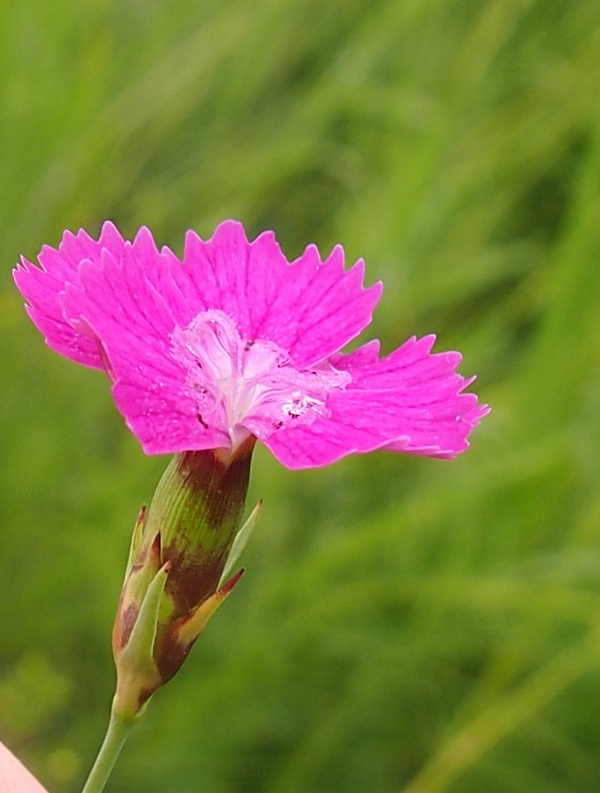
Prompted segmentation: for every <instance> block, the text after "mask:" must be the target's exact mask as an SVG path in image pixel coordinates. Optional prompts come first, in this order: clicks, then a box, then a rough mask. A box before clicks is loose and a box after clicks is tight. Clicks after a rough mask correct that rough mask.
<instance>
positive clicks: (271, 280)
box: [174, 221, 382, 368]
mask: <svg viewBox="0 0 600 793" xmlns="http://www.w3.org/2000/svg"><path fill="white" fill-rule="evenodd" d="M174 278H175V279H176V280H177V282H178V285H179V288H180V291H181V293H182V294H183V295H185V297H186V299H187V301H188V304H189V306H190V309H191V313H192V316H193V315H194V314H198V313H200V312H201V311H206V310H207V309H209V308H212V309H220V310H222V311H224V312H225V313H226V314H227V315H228V316H230V317H231V318H232V319H234V320H235V322H236V323H237V325H238V328H239V330H240V333H241V335H242V336H245V337H246V338H248V339H268V340H270V341H273V342H275V343H276V344H278V345H279V346H280V347H282V348H283V349H285V350H287V351H288V352H289V354H290V356H291V357H292V359H293V360H294V363H295V365H296V366H297V367H298V368H305V367H309V366H312V365H314V364H315V363H318V362H319V361H322V360H325V359H326V358H327V357H328V356H330V355H332V354H333V353H335V352H337V351H338V350H340V349H341V348H342V347H343V346H344V345H345V344H347V343H348V342H349V341H351V340H352V339H353V338H355V337H356V336H357V335H358V334H359V333H360V332H361V331H362V330H363V329H364V328H365V327H366V326H367V325H368V324H369V323H370V321H371V315H372V312H373V309H374V307H375V305H376V303H377V301H378V300H379V297H380V295H381V289H382V287H381V284H375V285H373V286H371V287H369V288H367V289H365V288H364V287H363V278H364V263H363V262H362V261H359V262H357V263H356V264H355V265H354V267H352V268H351V269H349V270H344V254H343V251H342V249H341V248H340V247H339V246H337V247H336V248H334V250H333V252H332V253H331V255H330V256H329V257H328V258H327V259H326V260H325V261H324V262H323V261H321V259H320V257H319V253H318V251H317V249H316V248H315V247H314V246H312V245H311V246H309V247H308V248H307V249H306V251H305V252H304V253H303V255H302V256H301V257H300V258H299V259H297V260H296V261H295V262H293V263H292V264H289V263H288V261H287V259H286V258H285V257H284V256H283V254H282V253H281V249H280V248H279V245H278V244H277V243H276V241H275V237H274V235H273V233H272V232H264V233H263V234H261V235H260V236H259V237H257V238H256V239H255V240H254V241H253V242H251V243H250V242H248V240H247V239H246V235H245V233H244V229H243V226H242V225H241V224H240V223H237V222H235V221H226V222H225V223H222V224H221V225H220V226H219V227H218V228H217V229H216V231H215V233H214V235H213V237H212V238H211V239H210V240H209V241H208V242H203V241H202V240H201V239H200V238H199V237H198V236H197V235H196V234H194V233H193V232H188V235H187V238H186V246H185V253H184V257H183V268H182V272H180V273H177V272H175V273H174ZM190 319H191V317H190Z"/></svg>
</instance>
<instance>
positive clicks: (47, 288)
mask: <svg viewBox="0 0 600 793" xmlns="http://www.w3.org/2000/svg"><path fill="white" fill-rule="evenodd" d="M124 244H125V243H124V241H123V238H122V237H121V235H120V234H119V232H118V231H117V229H116V228H115V227H114V226H113V224H112V223H105V224H104V226H103V227H102V232H101V234H100V238H99V240H98V241H97V242H96V241H95V240H93V239H92V238H91V237H90V236H89V235H88V234H87V232H85V231H83V230H80V231H79V232H78V233H77V234H73V233H72V232H70V231H66V232H65V233H64V235H63V238H62V241H61V243H60V245H59V246H58V250H57V249H55V248H51V247H50V246H49V245H45V246H44V247H43V248H42V251H41V253H40V255H39V257H38V259H39V262H40V265H41V268H40V267H37V266H35V265H34V264H32V263H31V262H29V261H27V259H24V258H22V259H21V264H20V265H19V266H18V267H17V268H16V269H15V271H14V279H15V283H16V284H17V287H18V288H19V290H20V291H21V293H22V294H23V296H24V297H25V299H26V300H27V302H28V303H29V306H28V309H27V310H28V313H29V316H30V317H31V319H32V321H33V323H34V324H35V325H36V326H37V328H38V329H39V330H40V331H41V332H42V333H43V335H44V336H45V338H46V342H47V344H48V346H49V347H52V349H54V350H56V352H59V353H60V354H61V355H64V356H66V357H67V358H70V359H71V360H74V361H76V362H77V363H82V364H85V365H86V366H91V367H94V368H96V369H102V368H103V364H102V359H101V356H100V353H99V351H98V345H97V342H96V340H95V339H93V338H90V337H89V336H86V335H83V334H82V333H81V332H79V331H77V330H76V329H75V328H73V326H72V325H71V324H70V323H69V322H67V321H66V320H65V318H64V316H63V311H62V306H61V303H60V295H61V294H62V292H64V290H65V288H66V287H67V285H68V284H77V283H79V267H80V264H81V262H82V261H84V260H87V259H89V260H91V261H98V260H99V258H100V254H101V251H102V250H103V248H107V249H108V250H111V251H112V252H113V255H116V256H119V255H120V253H121V252H122V250H123V247H124Z"/></svg>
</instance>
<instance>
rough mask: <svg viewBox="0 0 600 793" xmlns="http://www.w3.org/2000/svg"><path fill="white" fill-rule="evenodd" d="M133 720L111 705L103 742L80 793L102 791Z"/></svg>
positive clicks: (133, 718)
mask: <svg viewBox="0 0 600 793" xmlns="http://www.w3.org/2000/svg"><path fill="white" fill-rule="evenodd" d="M134 720H135V717H132V716H131V715H129V714H123V713H120V712H119V710H118V709H117V708H115V707H114V705H113V708H112V710H111V713H110V721H109V723H108V729H107V730H106V735H105V736H104V741H103V743H102V746H101V747H100V751H99V752H98V756H97V757H96V761H95V763H94V765H93V767H92V770H91V771H90V774H89V776H88V778H87V781H86V783H85V785H84V787H83V790H82V792H81V793H101V791H103V790H104V786H105V785H106V782H107V780H108V777H109V776H110V773H111V771H112V770H113V768H114V765H115V763H116V761H117V758H118V756H119V754H120V752H121V749H122V748H123V744H124V743H125V740H126V738H127V736H128V735H129V731H130V729H131V727H132V726H133V722H134Z"/></svg>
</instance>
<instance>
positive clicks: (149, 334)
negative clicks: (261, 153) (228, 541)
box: [15, 221, 488, 468]
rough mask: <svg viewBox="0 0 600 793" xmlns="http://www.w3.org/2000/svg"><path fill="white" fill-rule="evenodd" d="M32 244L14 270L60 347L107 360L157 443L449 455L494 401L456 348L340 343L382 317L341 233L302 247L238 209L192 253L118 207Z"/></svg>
mask: <svg viewBox="0 0 600 793" xmlns="http://www.w3.org/2000/svg"><path fill="white" fill-rule="evenodd" d="M39 263H40V265H41V269H40V268H38V267H36V266H34V265H33V264H31V263H30V262H28V261H27V260H25V259H23V260H22V262H21V265H20V266H18V267H17V268H16V270H15V281H16V283H17V286H18V288H19V289H20V290H21V292H22V293H23V295H24V296H25V298H26V299H27V301H28V303H29V306H28V311H29V314H30V316H31V318H32V320H33V322H34V323H35V324H36V325H37V327H38V328H39V329H40V331H41V332H42V333H43V334H44V336H45V337H46V341H47V343H48V344H49V346H50V347H52V348H53V349H54V350H56V351H57V352H59V353H61V354H62V355H65V356H66V357H67V358H71V359H72V360H74V361H77V362H79V363H83V364H86V365H88V366H92V367H96V368H98V369H103V370H105V371H106V372H107V374H108V375H109V377H110V378H111V380H112V381H113V396H114V399H115V402H116V404H117V407H118V409H119V410H120V411H121V413H122V414H123V416H124V417H125V420H126V422H127V425H128V426H129V428H130V429H131V431H132V432H133V433H134V435H135V436H136V437H137V438H138V439H139V441H140V442H141V444H142V446H143V448H144V451H145V452H146V453H148V454H161V453H172V452H181V451H189V450H200V449H216V448H220V449H229V450H234V449H236V448H237V447H238V446H239V445H240V444H241V443H243V441H244V440H246V439H247V438H248V437H249V436H250V435H253V436H255V437H256V438H258V439H259V440H260V441H262V442H263V443H264V444H265V445H266V446H267V447H268V448H269V449H270V450H271V452H272V453H273V454H274V455H275V457H277V459H278V460H280V461H281V462H282V463H283V464H284V465H285V466H287V467H288V468H310V467H315V466H321V465H327V464H328V463H332V462H334V461H335V460H338V459H340V458H341V457H344V456H345V455H348V454H352V453H364V452H370V451H373V450H375V449H388V450H391V451H399V452H410V453H415V454H423V455H428V456H431V457H446V458H451V457H454V456H455V455H457V454H459V453H460V452H462V451H464V450H465V449H466V448H467V446H468V442H467V436H468V435H469V433H470V431H471V430H472V428H473V427H474V426H476V425H477V424H478V423H479V420H480V419H481V418H482V417H483V416H484V415H485V414H486V413H487V412H488V409H487V407H485V406H478V405H477V398H476V396H475V395H474V394H465V393H463V391H464V389H465V388H466V386H468V385H469V383H470V382H471V381H470V380H465V379H464V378H463V377H461V376H460V375H459V374H457V373H456V367H457V366H458V364H459V363H460V361H461V356H460V355H459V354H458V353H456V352H446V353H438V354H432V353H431V348H432V346H433V343H434V340H435V337H434V336H426V337H424V338H421V339H416V338H414V337H413V338H411V339H409V340H408V341H407V342H405V343H404V344H403V345H402V346H401V347H399V348H398V349H397V350H396V351H395V352H393V353H391V354H390V355H388V356H385V357H383V358H381V357H380V356H379V343H378V342H377V341H371V342H368V343H367V344H365V345H363V346H362V347H359V348H358V349H357V350H355V351H354V352H351V353H347V354H345V353H342V352H340V350H341V349H342V348H343V347H344V346H345V345H346V344H347V343H348V342H350V341H351V340H352V339H354V338H355V337H356V336H358V334H360V333H361V331H362V330H364V328H365V327H366V326H367V325H368V324H369V323H370V321H371V315H372V312H373V309H374V307H375V305H376V303H377V302H378V300H379V297H380V295H381V290H382V287H381V284H375V285H373V286H370V287H368V288H365V287H364V286H363V277H364V263H363V262H362V261H359V262H357V263H356V264H355V265H354V266H353V267H351V268H350V269H347V270H346V269H345V268H344V254H343V251H342V249H341V248H340V247H339V246H338V247H336V248H334V250H333V251H332V253H331V254H330V255H329V257H327V259H325V261H322V260H321V258H320V256H319V253H318V251H317V249H316V248H315V247H314V246H312V245H311V246H309V247H308V248H307V249H306V250H305V252H304V253H303V254H302V256H300V258H299V259H297V260H296V261H294V262H292V263H289V262H288V261H287V260H286V258H285V257H284V256H283V254H282V252H281V250H280V248H279V246H278V244H277V242H276V241H275V237H274V235H273V233H272V232H265V233H263V234H261V235H260V236H259V237H257V238H256V239H255V240H254V241H253V242H248V240H247V239H246V236H245V233H244V229H243V227H242V226H241V225H240V224H239V223H236V222H234V221H227V222H225V223H222V224H221V225H220V226H219V227H218V228H217V230H216V231H215V233H214V235H213V237H212V238H211V239H210V240H208V241H207V242H204V241H202V240H201V239H200V238H199V237H198V236H197V235H196V234H195V233H194V232H191V231H190V232H188V234H187V237H186V244H185V252H184V256H183V261H180V260H179V259H178V258H177V257H176V256H175V255H174V254H173V253H172V252H171V251H170V250H169V249H168V248H163V249H162V251H160V252H159V251H158V250H157V248H156V246H155V244H154V241H153V239H152V236H151V234H150V232H149V231H148V230H147V229H146V228H142V229H141V230H140V231H139V233H138V234H137V236H136V238H135V239H134V241H133V242H126V241H124V240H123V238H122V237H121V235H120V234H119V232H118V231H117V229H116V228H115V227H114V226H113V225H112V224H111V223H105V225H104V227H103V229H102V233H101V235H100V239H99V240H98V241H97V242H96V241H95V240H93V239H92V238H91V237H89V236H88V234H86V232H84V231H79V232H78V233H77V234H76V235H73V234H71V233H70V232H66V233H65V235H64V237H63V239H62V242H61V244H60V245H59V247H58V250H55V249H53V248H50V247H48V246H46V247H44V248H43V249H42V251H41V253H40V255H39Z"/></svg>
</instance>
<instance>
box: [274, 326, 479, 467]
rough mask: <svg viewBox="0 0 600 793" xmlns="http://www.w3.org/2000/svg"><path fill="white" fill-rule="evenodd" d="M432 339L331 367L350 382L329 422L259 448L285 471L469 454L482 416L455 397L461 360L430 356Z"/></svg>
mask: <svg viewBox="0 0 600 793" xmlns="http://www.w3.org/2000/svg"><path fill="white" fill-rule="evenodd" d="M434 341H435V337H434V336H427V337H424V338H422V339H415V338H412V339H409V340H408V341H407V342H406V343H405V344H403V345H402V346H401V347H399V348H398V350H396V351H395V352H393V353H392V354H391V355H389V356H387V357H386V358H382V359H379V358H378V356H377V349H378V345H377V344H376V343H371V344H368V345H365V346H364V347H361V348H360V349H358V350H356V352H354V353H351V354H350V355H342V354H340V355H336V356H333V357H332V359H331V364H332V365H333V366H334V367H335V368H337V369H340V370H342V371H347V372H349V373H350V374H351V376H352V382H351V383H350V384H349V385H348V386H347V388H346V389H345V390H341V391H335V392H333V393H332V395H331V398H330V399H329V401H328V402H327V407H328V408H329V410H330V411H331V415H330V416H329V417H320V418H319V419H317V420H316V421H315V422H314V423H313V424H311V425H310V426H302V427H294V428H292V429H287V430H285V429H283V430H281V431H279V432H276V433H273V435H271V436H270V437H269V438H267V439H266V441H265V445H266V446H268V448H269V449H270V450H271V451H272V452H273V454H274V455H275V457H277V458H278V460H279V461H280V462H282V463H283V464H284V465H285V466H287V467H288V468H312V467H316V466H321V465H328V464H329V463H332V462H335V461H336V460H338V459H340V458H341V457H345V456H346V455H348V454H353V453H365V452H370V451H374V450H375V449H387V450H390V451H402V452H408V453H413V454H422V455H425V456H428V457H441V458H452V457H455V456H456V455H457V454H460V452H462V451H464V450H465V449H466V448H467V447H468V441H467V436H468V435H469V433H470V432H471V430H472V429H473V427H475V426H476V425H477V424H478V423H479V420H480V419H481V418H482V417H483V416H485V415H486V413H488V412H489V411H488V408H487V406H485V405H483V406H477V397H476V396H475V395H474V394H463V393H461V392H462V391H463V389H464V388H466V387H467V386H468V385H469V384H470V382H471V380H465V378H463V377H461V376H460V375H459V374H457V373H456V371H455V369H456V366H457V365H458V364H459V363H460V360H461V356H460V355H459V354H458V353H455V352H448V353H438V354H435V355H433V354H431V353H430V350H431V347H432V345H433V342H434Z"/></svg>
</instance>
